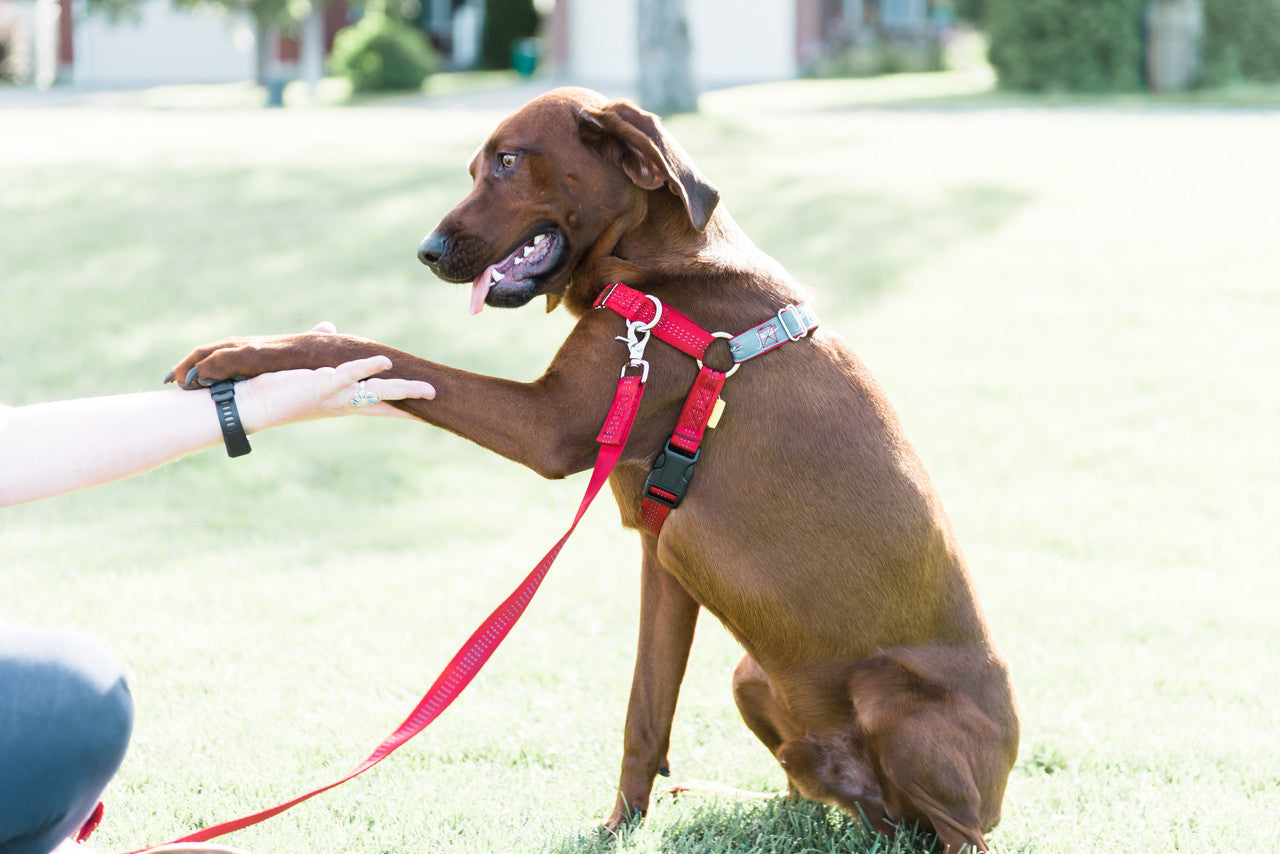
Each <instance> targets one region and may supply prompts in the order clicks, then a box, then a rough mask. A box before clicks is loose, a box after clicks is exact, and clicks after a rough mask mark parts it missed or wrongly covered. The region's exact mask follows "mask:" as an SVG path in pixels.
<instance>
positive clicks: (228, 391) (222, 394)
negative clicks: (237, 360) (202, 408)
mask: <svg viewBox="0 0 1280 854" xmlns="http://www.w3.org/2000/svg"><path fill="white" fill-rule="evenodd" d="M209 394H210V396H211V397H212V398H213V405H214V406H216V407H217V409H218V425H219V426H220V427H222V442H223V444H225V445H226V446H227V456H229V457H242V456H244V455H245V454H247V453H249V451H251V450H252V448H250V447H249V436H248V435H247V434H246V433H245V432H244V425H243V424H241V423H240V410H238V409H236V384H235V382H234V381H232V380H223V381H222V382H216V383H214V384H213V385H211V386H209Z"/></svg>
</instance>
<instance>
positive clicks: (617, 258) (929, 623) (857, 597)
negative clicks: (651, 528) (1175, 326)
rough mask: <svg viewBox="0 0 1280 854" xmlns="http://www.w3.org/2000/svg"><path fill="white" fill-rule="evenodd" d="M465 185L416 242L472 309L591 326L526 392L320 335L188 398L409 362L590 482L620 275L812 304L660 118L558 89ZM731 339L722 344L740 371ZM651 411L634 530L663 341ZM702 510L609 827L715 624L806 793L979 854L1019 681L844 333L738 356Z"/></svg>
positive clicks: (722, 320) (661, 631) (694, 302)
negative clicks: (284, 376)
mask: <svg viewBox="0 0 1280 854" xmlns="http://www.w3.org/2000/svg"><path fill="white" fill-rule="evenodd" d="M470 171H471V174H472V177H473V178H474V186H473V188H472V190H471V192H470V193H469V194H468V195H467V197H466V198H465V199H463V200H462V202H461V203H460V204H459V205H458V206H457V207H456V208H454V209H453V210H452V211H451V212H449V214H448V215H446V216H445V218H444V219H443V220H442V221H441V222H440V225H439V226H438V227H437V228H436V230H435V231H433V232H432V233H431V234H430V235H428V236H427V238H426V239H425V240H424V241H423V243H422V246H421V247H420V249H419V258H421V260H422V261H423V262H424V263H426V264H427V265H429V266H430V267H431V268H432V269H433V270H434V271H435V272H436V273H437V275H439V276H440V277H441V278H443V279H445V280H447V281H451V282H472V283H473V285H472V287H473V290H472V311H473V312H476V311H479V310H480V309H481V308H482V307H483V306H484V305H486V304H487V305H491V306H509V307H514V306H522V305H524V304H526V303H528V302H529V301H530V300H532V299H533V298H534V297H537V296H546V297H547V300H548V304H549V309H550V308H554V307H555V306H556V305H557V304H559V303H563V304H564V305H565V307H566V308H567V309H568V310H569V311H570V312H571V313H572V314H573V315H574V316H575V317H576V318H578V322H577V325H576V326H575V327H574V329H573V331H572V332H571V333H570V334H569V337H568V338H567V340H566V341H565V342H564V345H563V346H562V347H561V349H560V351H559V352H558V353H557V354H556V356H555V358H554V359H553V360H552V363H551V365H550V367H549V368H548V369H547V371H546V373H545V374H544V375H543V376H542V377H541V378H540V379H538V380H536V381H534V382H532V383H520V382H512V381H509V380H504V379H497V378H494V377H487V376H479V375H475V374H471V373H467V372H464V371H460V370H457V369H455V368H450V367H447V366H445V365H440V364H436V363H433V362H428V361H425V360H423V359H419V358H417V357H414V356H411V355H409V354H406V353H402V352H400V351H397V350H393V349H391V348H389V347H386V346H384V345H382V344H378V343H375V342H371V341H367V340H364V339H359V338H353V337H350V336H344V335H331V334H321V333H308V334H303V335H293V336H283V337H275V338H247V339H246V338H241V339H230V340H227V341H224V342H221V343H218V344H214V345H211V346H208V347H204V348H201V349H199V350H197V351H195V352H194V353H192V354H191V355H190V356H188V357H187V358H186V359H185V360H183V362H182V363H181V364H179V365H178V366H177V368H176V369H175V373H176V376H178V377H182V378H186V383H187V384H188V385H191V384H194V383H196V382H202V381H203V382H205V383H208V382H209V381H211V380H218V379H224V378H227V377H233V376H252V375H256V374H259V373H262V372H265V371H272V370H280V369H286V368H301V367H320V366H333V365H338V364H340V363H342V362H344V361H346V360H348V359H351V358H355V357H358V356H369V355H374V354H377V353H382V354H386V355H389V356H390V357H391V359H392V362H393V363H394V366H395V367H394V369H393V373H394V374H396V375H399V376H403V377H409V378H413V379H421V380H428V381H430V382H431V383H432V384H434V385H435V387H436V390H437V394H436V398H435V399H434V400H430V401H427V400H407V401H403V402H401V403H399V404H398V405H400V406H402V407H403V408H404V409H406V410H408V411H410V412H412V413H414V414H415V415H417V416H418V417H420V418H421V419H423V420H424V421H427V422H429V423H431V424H435V425H437V426H440V427H443V428H445V429H447V430H451V431H452V432H454V433H457V434H458V435H460V436H463V437H465V438H467V439H470V440H472V441H474V442H477V443H479V444H480V445H483V446H484V447H486V448H489V449H490V450H492V451H495V452H497V453H499V454H502V455H503V456H506V457H508V458H510V459H512V460H515V461H516V462H519V463H522V464H524V465H526V466H529V467H530V468H532V469H534V470H535V471H537V472H539V473H540V474H542V475H544V476H546V477H549V478H561V477H564V476H566V475H569V474H573V473H574V472H579V471H582V470H584V469H587V468H590V467H591V465H592V462H593V460H594V457H595V453H596V449H597V445H596V441H595V437H596V434H597V432H598V431H599V429H600V425H601V423H602V421H603V420H604V418H605V414H606V412H607V410H608V409H609V405H610V401H611V399H612V395H613V392H614V389H615V387H616V384H617V380H618V374H619V369H620V367H621V366H622V365H623V364H624V363H625V361H626V349H625V348H624V347H623V345H621V344H619V343H618V341H616V340H615V339H616V338H617V337H618V336H620V335H621V334H622V333H623V332H624V328H625V323H624V321H623V320H622V319H621V318H619V317H618V315H616V314H614V313H612V312H610V311H607V310H593V309H592V303H593V301H594V300H595V299H596V297H597V296H598V295H599V294H600V293H601V292H602V291H603V289H604V288H605V287H606V286H608V285H609V284H611V283H613V282H617V281H622V282H625V283H627V284H628V285H630V286H631V287H633V288H637V289H639V290H642V291H644V292H646V293H648V294H652V295H654V296H656V297H657V298H659V299H660V300H661V301H662V302H663V303H664V304H666V305H669V306H671V307H673V308H674V309H676V310H678V311H679V312H682V313H683V314H685V315H687V316H688V317H690V318H691V319H692V320H693V321H695V322H696V323H698V324H700V325H701V326H702V327H703V328H705V329H707V330H710V331H716V330H726V331H728V332H730V333H733V334H737V333H739V332H742V331H743V330H746V329H749V328H751V327H753V326H755V325H756V324H758V323H760V322H761V321H763V320H766V319H768V318H770V317H773V316H774V315H776V313H777V312H778V311H779V309H781V308H782V307H783V306H786V305H788V304H792V303H799V302H801V301H802V300H803V298H804V295H803V293H802V291H801V289H800V288H799V287H798V286H797V285H796V284H795V283H794V282H793V281H792V280H791V278H790V277H789V276H788V275H787V273H786V272H785V271H784V270H783V269H782V268H781V266H779V264H778V263H777V262H776V261H774V260H773V259H771V258H770V257H768V256H767V255H765V254H764V253H763V252H761V251H760V250H759V249H758V248H757V247H756V246H755V245H753V244H752V243H751V242H750V241H749V240H748V239H747V237H746V236H745V235H744V234H743V233H742V232H741V231H740V230H739V228H738V226H737V225H736V224H735V223H734V221H733V220H732V219H731V218H730V217H729V215H728V214H727V213H726V212H725V210H724V208H723V207H722V206H720V205H719V204H718V202H719V194H718V192H717V191H716V189H715V187H713V186H712V185H711V184H710V183H709V182H708V181H707V180H706V179H705V178H704V177H703V176H702V175H701V174H700V173H699V172H698V170H697V168H696V167H694V165H693V164H692V162H691V161H690V160H689V158H688V156H687V155H686V154H685V153H684V151H683V150H682V149H681V148H680V146H679V145H678V144H677V143H676V142H675V141H674V140H673V139H672V138H671V137H670V136H669V135H668V134H667V133H666V131H665V130H664V128H663V127H662V124H661V123H660V122H659V121H658V119H657V118H656V117H655V116H653V115H650V114H648V113H646V112H643V111H641V110H639V109H637V108H636V107H634V106H632V105H630V104H628V103H625V102H615V103H608V102H607V101H606V99H605V98H604V97H602V96H601V95H599V94H597V93H595V92H591V91H588V90H583V89H558V90H555V91H553V92H550V93H548V94H546V95H544V96H542V97H540V98H537V99H535V100H534V101H532V102H530V103H529V104H527V105H526V106H524V107H523V108H522V109H520V110H519V111H518V112H516V113H515V114H514V115H512V116H511V117H509V118H508V119H506V120H505V121H503V122H502V123H501V124H500V125H499V126H498V128H497V130H495V131H494V133H493V134H492V135H491V136H490V137H489V139H488V140H487V141H486V142H485V144H484V147H483V148H481V149H480V151H479V152H477V154H476V155H475V158H474V159H473V160H472V162H471V166H470ZM724 343H725V342H722V341H717V342H716V345H713V347H712V349H711V350H710V351H708V353H707V356H706V360H707V363H708V364H709V365H712V366H713V367H717V368H718V369H720V370H725V369H727V368H728V367H729V365H730V363H731V361H732V359H731V357H730V356H729V354H728V347H727V346H722V345H724ZM646 357H647V358H648V360H649V361H650V363H651V366H652V367H651V372H650V375H649V380H648V385H647V392H646V395H645V398H644V402H643V404H642V406H641V409H640V412H639V417H638V420H637V422H636V425H635V428H634V430H633V432H632V434H631V438H630V441H629V442H628V443H627V446H626V449H625V453H624V455H623V458H622V461H621V463H620V464H619V466H618V468H617V469H616V470H615V471H614V474H613V476H612V478H611V486H612V488H613V492H614V495H615V497H616V498H617V501H618V506H619V508H620V509H621V511H622V522H623V524H624V525H626V526H628V527H633V528H634V527H637V520H638V515H639V512H640V495H641V489H642V487H643V484H644V481H645V477H646V474H647V473H648V471H649V469H650V467H651V465H652V464H653V462H654V458H655V457H656V455H657V454H658V453H659V451H660V450H661V449H662V448H663V446H664V443H665V442H666V440H667V438H668V437H669V435H670V434H671V431H672V429H673V426H674V425H675V422H676V419H677V416H678V414H679V412H680V409H681V406H682V403H683V401H684V398H685V395H686V393H687V392H688V390H689V387H690V384H691V383H692V382H693V379H694V374H695V371H696V366H695V363H694V361H693V360H692V359H691V358H689V357H688V356H686V355H684V354H682V353H680V352H678V351H677V350H675V349H673V348H672V347H669V346H667V345H666V344H663V343H659V342H656V341H655V342H654V343H652V344H651V345H650V346H649V348H648V351H647V353H646ZM723 399H724V400H725V402H726V404H727V409H726V412H725V415H724V419H723V421H722V423H720V425H719V426H718V427H717V428H716V429H714V430H711V431H708V433H707V437H706V439H705V441H704V443H703V446H702V458H701V460H700V462H699V463H698V468H697V474H696V477H695V478H694V480H693V482H692V484H691V486H690V489H689V493H688V497H687V499H686V500H685V501H684V503H683V504H681V505H680V506H679V507H678V508H677V509H675V510H674V511H672V512H671V515H670V517H669V518H668V519H667V521H666V525H665V527H664V528H663V529H662V530H661V533H660V535H659V536H658V537H656V538H655V537H653V536H651V535H648V534H642V536H641V546H642V550H643V561H642V566H641V572H642V579H641V583H642V597H641V614H640V639H639V653H638V657H637V660H636V667H635V675H634V681H633V683H632V688H631V699H630V704H629V706H628V709H627V719H626V731H625V738H624V745H623V758H622V774H621V780H620V782H619V784H618V798H617V803H616V805H615V807H614V809H613V812H612V814H611V815H610V816H609V818H608V819H607V821H606V824H607V825H608V826H610V827H616V826H617V825H619V824H620V823H621V822H623V821H624V820H626V819H627V818H629V817H631V816H632V815H635V814H643V813H644V812H645V810H646V809H647V807H648V805H649V797H650V793H651V790H652V787H653V781H654V777H655V775H656V774H658V773H659V771H665V770H666V768H667V758H666V757H667V748H668V742H669V739H670V734H671V722H672V716H673V714H674V712H675V707H676V697H677V694H678V693H679V689H680V682H681V680H682V678H683V676H684V670H685V665H686V663H687V660H688V655H689V649H690V645H691V643H692V640H693V632H694V623H695V620H696V618H697V615H698V609H699V608H703V607H705V608H707V609H708V610H709V611H711V612H712V613H713V614H715V615H716V617H718V618H719V619H720V620H721V622H723V623H724V625H725V626H726V627H727V628H728V629H729V631H730V632H732V633H733V635H734V636H735V637H736V638H737V639H738V640H739V641H740V642H741V643H742V645H743V647H744V648H745V649H746V652H747V654H746V656H745V657H744V658H743V659H742V662H741V664H739V665H738V668H737V671H736V672H735V673H734V677H733V690H734V696H735V698H736V700H737V703H738V707H739V709H740V710H741V713H742V717H743V718H744V720H745V721H746V723H747V726H749V727H750V728H751V730H752V731H753V732H754V733H755V734H756V735H757V736H758V737H759V738H760V740H761V741H763V742H764V744H765V745H766V746H767V747H768V748H769V750H770V751H772V752H773V754H774V756H776V757H777V759H778V762H779V763H780V764H781V765H782V767H783V768H784V769H785V771H786V774H787V779H788V781H789V783H790V786H791V789H792V790H793V791H795V792H798V793H799V794H800V795H803V796H804V797H807V798H811V799H814V800H820V801H826V802H830V803H835V804H838V805H840V806H841V807H844V808H845V809H848V810H850V811H852V812H853V813H854V814H855V815H861V816H863V817H865V820H866V821H867V822H868V823H869V825H870V827H871V828H872V829H873V830H875V831H877V832H881V833H892V832H893V824H892V823H894V822H897V821H899V820H901V819H917V820H921V821H924V822H926V823H928V825H929V826H931V827H932V828H933V829H934V830H935V831H936V832H937V834H938V836H939V837H940V839H941V840H942V841H943V842H944V843H945V845H946V850H947V851H948V852H958V851H960V850H961V849H963V848H964V847H965V846H966V845H968V846H972V847H973V848H974V849H978V850H986V843H985V841H984V840H983V832H984V831H985V830H987V829H989V828H991V827H992V826H993V825H995V823H996V822H997V821H998V820H999V817H1000V805H1001V800H1002V798H1003V795H1004V788H1005V782H1006V779H1007V777H1008V774H1009V771H1010V769H1011V767H1012V766H1013V762H1014V759H1015V755H1016V752H1017V744H1018V717H1017V712H1016V708H1015V702H1014V697H1013V691H1012V687H1011V685H1010V682H1009V676H1008V671H1007V668H1006V666H1005V663H1004V661H1003V660H1002V658H1001V656H1000V654H999V652H998V651H997V650H996V647H995V644H994V642H993V640H992V638H991V635H990V633H989V631H988V628H987V624H986V622H985V619H984V617H983V614H982V611H981V609H980V607H979V605H978V603H977V601H976V600H975V596H974V591H973V587H972V584H971V581H970V578H969V574H968V571H967V570H966V567H965V563H964V559H963V558H962V557H961V554H960V549H959V547H958V546H957V545H956V541H955V537H954V536H953V534H952V531H951V528H950V525H949V524H948V522H947V519H946V516H945V515H944V513H943V510H942V505H941V502H940V501H939V499H938V496H937V494H936V493H935V492H934V489H933V486H932V485H931V484H930V481H929V478H928V475H927V474H926V473H925V471H924V468H923V466H922V465H921V463H920V461H919V460H918V459H917V457H916V455H915V453H914V452H913V451H912V449H911V446H910V445H909V444H908V442H907V440H906V438H905V437H904V436H903V434H902V430H901V427H900V426H899V423H898V421H897V419H896V417H895V415H894V413H893V411H892V409H891V408H890V406H889V404H888V403H887V402H886V400H885V397H884V395H883V394H882V392H881V390H880V389H879V387H878V386H877V385H876V383H875V381H874V380H873V379H872V377H871V376H870V374H869V373H868V372H867V370H866V368H865V367H863V365H862V364H861V363H860V362H859V361H858V359H857V357H856V356H855V355H854V354H853V352H852V351H851V350H850V348H849V347H848V345H846V344H845V343H844V341H842V340H841V339H840V338H839V337H838V336H837V335H835V334H834V333H832V332H830V331H828V330H824V329H819V330H818V331H817V332H816V333H815V334H813V335H812V336H809V337H807V338H803V339H801V340H798V341H794V342H789V343H787V344H785V345H784V346H782V347H780V348H778V349H777V350H774V351H772V352H769V353H766V354H764V355H763V356H761V357H760V358H758V359H753V360H751V361H749V362H746V363H744V364H743V365H742V366H741V370H740V371H738V372H737V373H736V374H735V375H734V376H733V377H732V378H730V379H729V380H728V382H727V383H726V384H725V386H724V391H723Z"/></svg>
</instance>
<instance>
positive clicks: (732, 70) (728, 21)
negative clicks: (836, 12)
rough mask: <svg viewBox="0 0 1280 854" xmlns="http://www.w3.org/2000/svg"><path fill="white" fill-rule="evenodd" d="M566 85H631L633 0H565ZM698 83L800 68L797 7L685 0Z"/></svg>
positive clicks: (754, 78) (635, 58) (768, 0)
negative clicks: (566, 38)
mask: <svg viewBox="0 0 1280 854" xmlns="http://www.w3.org/2000/svg"><path fill="white" fill-rule="evenodd" d="M568 10H569V14H568V27H569V39H568V53H569V56H568V61H567V63H566V65H567V67H566V68H565V69H564V72H565V75H564V76H565V77H566V78H567V80H568V82H573V83H582V84H585V85H588V86H600V87H602V88H615V89H623V90H634V89H635V88H636V87H637V85H638V79H639V70H640V60H639V55H638V54H639V51H638V47H637V35H636V0H568ZM685 10H686V13H687V14H688V16H689V38H690V41H691V43H692V46H693V56H692V60H693V77H694V84H695V85H696V86H698V87H699V88H704V89H705V88H716V87H720V86H729V85H733V84H737V83H756V82H760V81H765V80H786V79H789V78H791V77H795V76H796V74H797V73H798V70H799V68H798V65H797V63H796V55H795V53H796V51H795V43H796V10H795V4H794V3H792V2H784V0H686V4H685Z"/></svg>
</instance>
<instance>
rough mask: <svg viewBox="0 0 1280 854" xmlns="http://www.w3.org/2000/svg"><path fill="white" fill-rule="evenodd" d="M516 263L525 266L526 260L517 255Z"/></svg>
mask: <svg viewBox="0 0 1280 854" xmlns="http://www.w3.org/2000/svg"><path fill="white" fill-rule="evenodd" d="M514 263H516V264H523V263H524V259H523V258H521V257H520V256H519V255H517V256H516V260H515V262H514Z"/></svg>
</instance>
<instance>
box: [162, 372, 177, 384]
mask: <svg viewBox="0 0 1280 854" xmlns="http://www.w3.org/2000/svg"><path fill="white" fill-rule="evenodd" d="M175 379H176V377H174V375H173V371H170V372H169V373H167V374H165V375H164V381H165V384H166V385H167V384H169V383H171V382H173V381H174V380H175Z"/></svg>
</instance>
